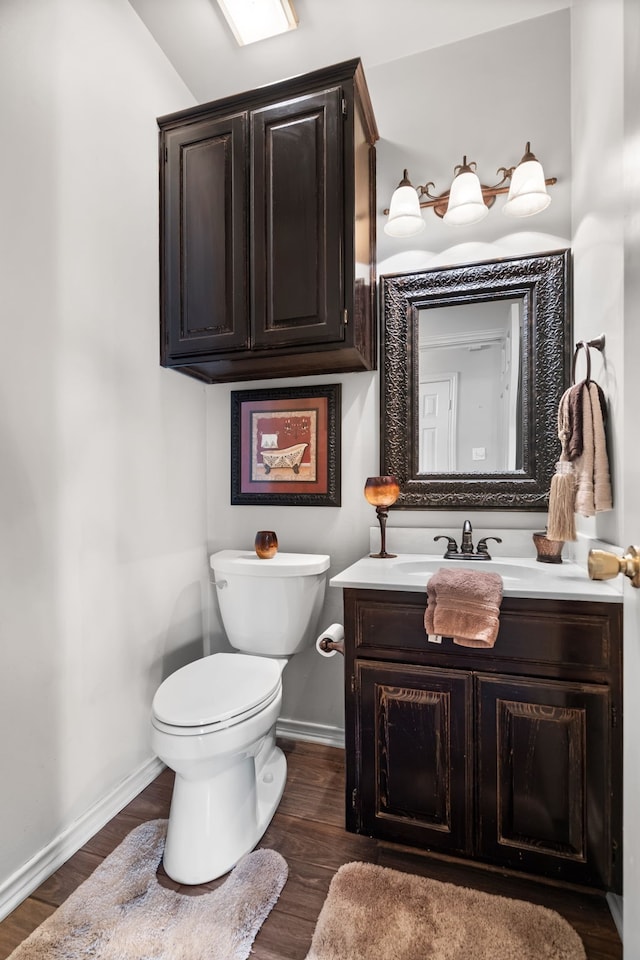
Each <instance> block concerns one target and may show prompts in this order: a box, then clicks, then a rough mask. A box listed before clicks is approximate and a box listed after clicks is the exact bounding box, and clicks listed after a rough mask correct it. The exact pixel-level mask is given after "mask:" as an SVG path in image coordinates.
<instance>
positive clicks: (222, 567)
mask: <svg viewBox="0 0 640 960" xmlns="http://www.w3.org/2000/svg"><path fill="white" fill-rule="evenodd" d="M330 562H331V558H330V557H329V556H327V554H323V553H315V554H314V553H276V555H275V557H271V559H269V560H261V559H260V558H259V557H258V556H257V555H256V553H255V552H254V551H253V550H220V551H218V553H214V554H212V555H211V558H210V560H209V563H210V565H211V569H212V570H214V571H215V572H216V573H236V574H239V575H240V576H245V577H304V576H309V575H311V574H314V573H324V571H325V570H328V569H329V564H330Z"/></svg>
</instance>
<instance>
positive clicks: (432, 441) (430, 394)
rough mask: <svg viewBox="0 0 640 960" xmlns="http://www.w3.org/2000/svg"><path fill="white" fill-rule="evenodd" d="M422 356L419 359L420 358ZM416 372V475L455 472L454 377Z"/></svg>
mask: <svg viewBox="0 0 640 960" xmlns="http://www.w3.org/2000/svg"><path fill="white" fill-rule="evenodd" d="M421 356H422V355H421ZM420 366H421V370H420V388H419V400H418V402H419V404H420V407H419V409H420V418H419V430H420V451H419V457H420V463H419V466H418V470H419V472H420V473H455V472H456V440H455V438H456V414H457V411H456V407H457V397H458V375H457V374H456V373H444V372H442V373H441V374H440V375H437V374H430V373H427V372H426V369H424V368H425V367H426V364H424V365H423V364H422V363H421V365H420Z"/></svg>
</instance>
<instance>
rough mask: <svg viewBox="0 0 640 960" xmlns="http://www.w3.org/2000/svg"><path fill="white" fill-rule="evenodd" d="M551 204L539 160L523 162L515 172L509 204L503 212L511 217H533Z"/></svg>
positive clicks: (507, 203) (508, 199)
mask: <svg viewBox="0 0 640 960" xmlns="http://www.w3.org/2000/svg"><path fill="white" fill-rule="evenodd" d="M550 203H551V197H550V196H549V194H548V193H547V187H546V184H545V182H544V171H543V169H542V164H541V163H540V161H539V160H535V159H534V160H523V162H522V163H519V164H518V166H517V167H516V168H515V170H514V171H513V174H512V177H511V187H510V188H509V196H508V198H507V202H506V203H505V205H504V207H503V208H502V212H503V213H506V215H507V216H509V217H532V216H533V215H534V214H535V213H541V212H542V210H546V208H547V207H548V206H549V204H550Z"/></svg>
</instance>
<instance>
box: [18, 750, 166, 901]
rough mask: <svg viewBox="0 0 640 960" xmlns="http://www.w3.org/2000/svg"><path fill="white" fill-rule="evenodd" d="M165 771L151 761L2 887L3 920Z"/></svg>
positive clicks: (157, 761)
mask: <svg viewBox="0 0 640 960" xmlns="http://www.w3.org/2000/svg"><path fill="white" fill-rule="evenodd" d="M163 770H164V764H163V763H162V761H161V760H158V758H157V757H153V758H152V759H150V760H147V761H146V762H145V763H144V764H143V765H142V766H141V767H140V768H139V769H138V770H136V771H135V772H134V773H132V774H131V775H130V776H128V777H127V778H126V779H125V780H123V781H121V783H119V784H118V785H117V786H116V787H114V789H113V790H112V791H111V792H110V793H109V794H107V796H106V797H102V798H101V799H100V800H99V801H98V802H97V803H96V804H94V805H93V807H91V808H90V809H89V810H87V812H86V813H84V814H83V815H82V816H81V817H80V818H79V819H78V820H76V821H75V822H74V823H72V824H71V825H70V826H69V827H67V828H66V829H65V830H63V831H62V833H60V834H58V836H57V837H56V838H55V839H54V840H52V841H51V843H49V844H47V846H46V847H44V848H43V849H42V850H40V851H39V852H38V853H36V854H35V856H33V857H32V858H31V859H30V860H29V861H27V863H25V864H24V865H23V866H22V867H20V869H19V870H16V872H15V873H14V874H12V876H10V877H9V878H8V880H5V881H4V882H3V883H2V884H0V920H4V918H5V917H6V916H8V914H10V913H11V911H12V910H15V908H16V907H17V906H18V904H20V903H22V901H23V900H25V899H26V898H27V897H28V896H30V894H32V893H33V891H34V890H35V889H36V888H37V887H39V886H40V884H41V883H43V882H44V881H45V880H46V879H47V877H50V876H51V874H52V873H55V871H56V870H57V869H58V868H59V867H61V866H62V864H63V863H64V862H65V861H66V860H68V859H69V857H71V856H73V854H74V853H76V852H77V851H78V850H79V849H80V847H83V846H84V845H85V843H87V842H88V841H89V840H90V839H91V837H93V836H94V834H96V833H97V832H98V830H101V829H102V827H104V825H105V823H108V821H109V820H111V818H112V817H115V815H116V814H117V813H119V811H120V810H122V808H123V807H126V805H127V804H128V803H129V802H130V801H131V800H133V798H134V797H136V796H137V795H138V794H139V793H140V791H141V790H144V788H145V787H146V786H148V785H149V784H150V783H151V781H152V780H155V778H156V777H157V776H158V774H160V773H161V772H162V771H163Z"/></svg>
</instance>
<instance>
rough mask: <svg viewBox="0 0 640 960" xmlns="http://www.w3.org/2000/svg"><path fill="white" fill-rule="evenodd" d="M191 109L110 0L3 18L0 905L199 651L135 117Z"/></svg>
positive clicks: (144, 145)
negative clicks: (167, 683) (158, 694)
mask: <svg viewBox="0 0 640 960" xmlns="http://www.w3.org/2000/svg"><path fill="white" fill-rule="evenodd" d="M192 102H193V98H192V96H191V94H190V93H189V91H188V90H187V88H186V87H185V85H184V83H183V82H182V81H181V80H180V79H179V78H178V76H177V74H176V73H175V71H174V70H173V68H172V67H170V66H169V64H168V61H167V60H166V58H165V57H164V55H163V54H162V53H161V52H160V50H159V49H158V47H157V46H156V44H155V42H154V41H153V40H152V39H151V37H150V35H149V34H148V32H147V30H146V28H145V27H144V26H143V25H142V23H141V22H140V20H139V19H138V17H137V16H136V14H135V13H134V11H133V10H132V8H131V7H130V6H129V4H128V3H127V2H126V0H92V2H91V3H87V2H86V0H3V3H2V10H1V13H0V128H1V129H2V142H3V148H2V151H0V185H1V186H0V197H1V199H0V270H1V271H2V280H1V283H0V309H1V311H2V353H3V371H2V377H0V438H1V443H2V469H1V470H0V530H1V535H0V565H1V575H0V611H1V615H0V638H1V639H0V644H1V651H2V666H1V669H0V730H1V731H2V735H1V736H0V770H1V771H2V791H1V799H0V809H1V813H2V815H1V816H0V894H1V892H2V885H3V883H4V882H5V881H7V880H10V879H11V878H12V877H13V876H14V875H15V873H16V871H19V870H20V868H21V867H22V865H23V864H24V863H25V862H26V861H28V860H29V858H30V857H32V856H33V855H35V854H37V853H38V852H39V851H41V850H42V849H43V848H45V847H47V845H50V844H54V845H55V841H56V838H57V837H59V836H60V834H61V833H62V832H63V831H64V830H66V829H68V828H69V827H70V826H72V825H73V823H74V821H76V819H77V818H79V817H81V816H83V815H85V814H86V813H87V811H88V810H89V809H91V808H92V806H93V805H94V804H96V803H98V802H99V801H101V800H102V799H103V798H104V797H105V795H107V794H109V792H110V791H111V790H113V789H114V787H115V786H116V785H117V784H119V782H120V781H122V780H124V778H126V777H128V776H129V775H131V774H132V773H133V772H135V771H136V770H138V769H139V768H141V767H143V765H144V764H145V762H147V761H148V760H149V759H150V757H151V751H150V747H149V726H148V722H149V721H148V717H149V708H150V702H151V696H152V693H153V691H154V688H155V687H156V686H157V684H158V683H159V682H160V680H161V679H162V676H163V675H164V674H165V673H166V672H168V671H170V670H171V669H175V667H176V666H178V665H179V664H180V662H182V661H184V660H185V659H186V658H193V657H194V656H195V655H197V654H198V653H199V652H200V647H201V636H202V631H203V628H202V613H201V611H202V608H203V599H204V597H206V585H205V590H204V593H203V584H202V578H203V576H204V577H206V572H205V571H206V554H205V525H206V515H205V493H206V489H205V486H206V485H205V453H204V448H205V400H204V388H203V387H202V386H200V385H198V384H197V383H195V382H194V381H190V380H188V379H187V378H185V377H179V376H176V375H175V374H172V373H170V372H168V371H165V370H162V369H161V368H160V366H159V363H158V292H157V291H158V226H157V223H158V200H157V196H158V192H157V191H158V187H157V183H158V175H157V129H156V124H155V117H156V116H157V115H159V114H161V113H165V112H167V111H169V110H173V109H177V108H179V107H184V106H188V105H189V104H190V103H192ZM1 899H2V898H1V896H0V900H1Z"/></svg>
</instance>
